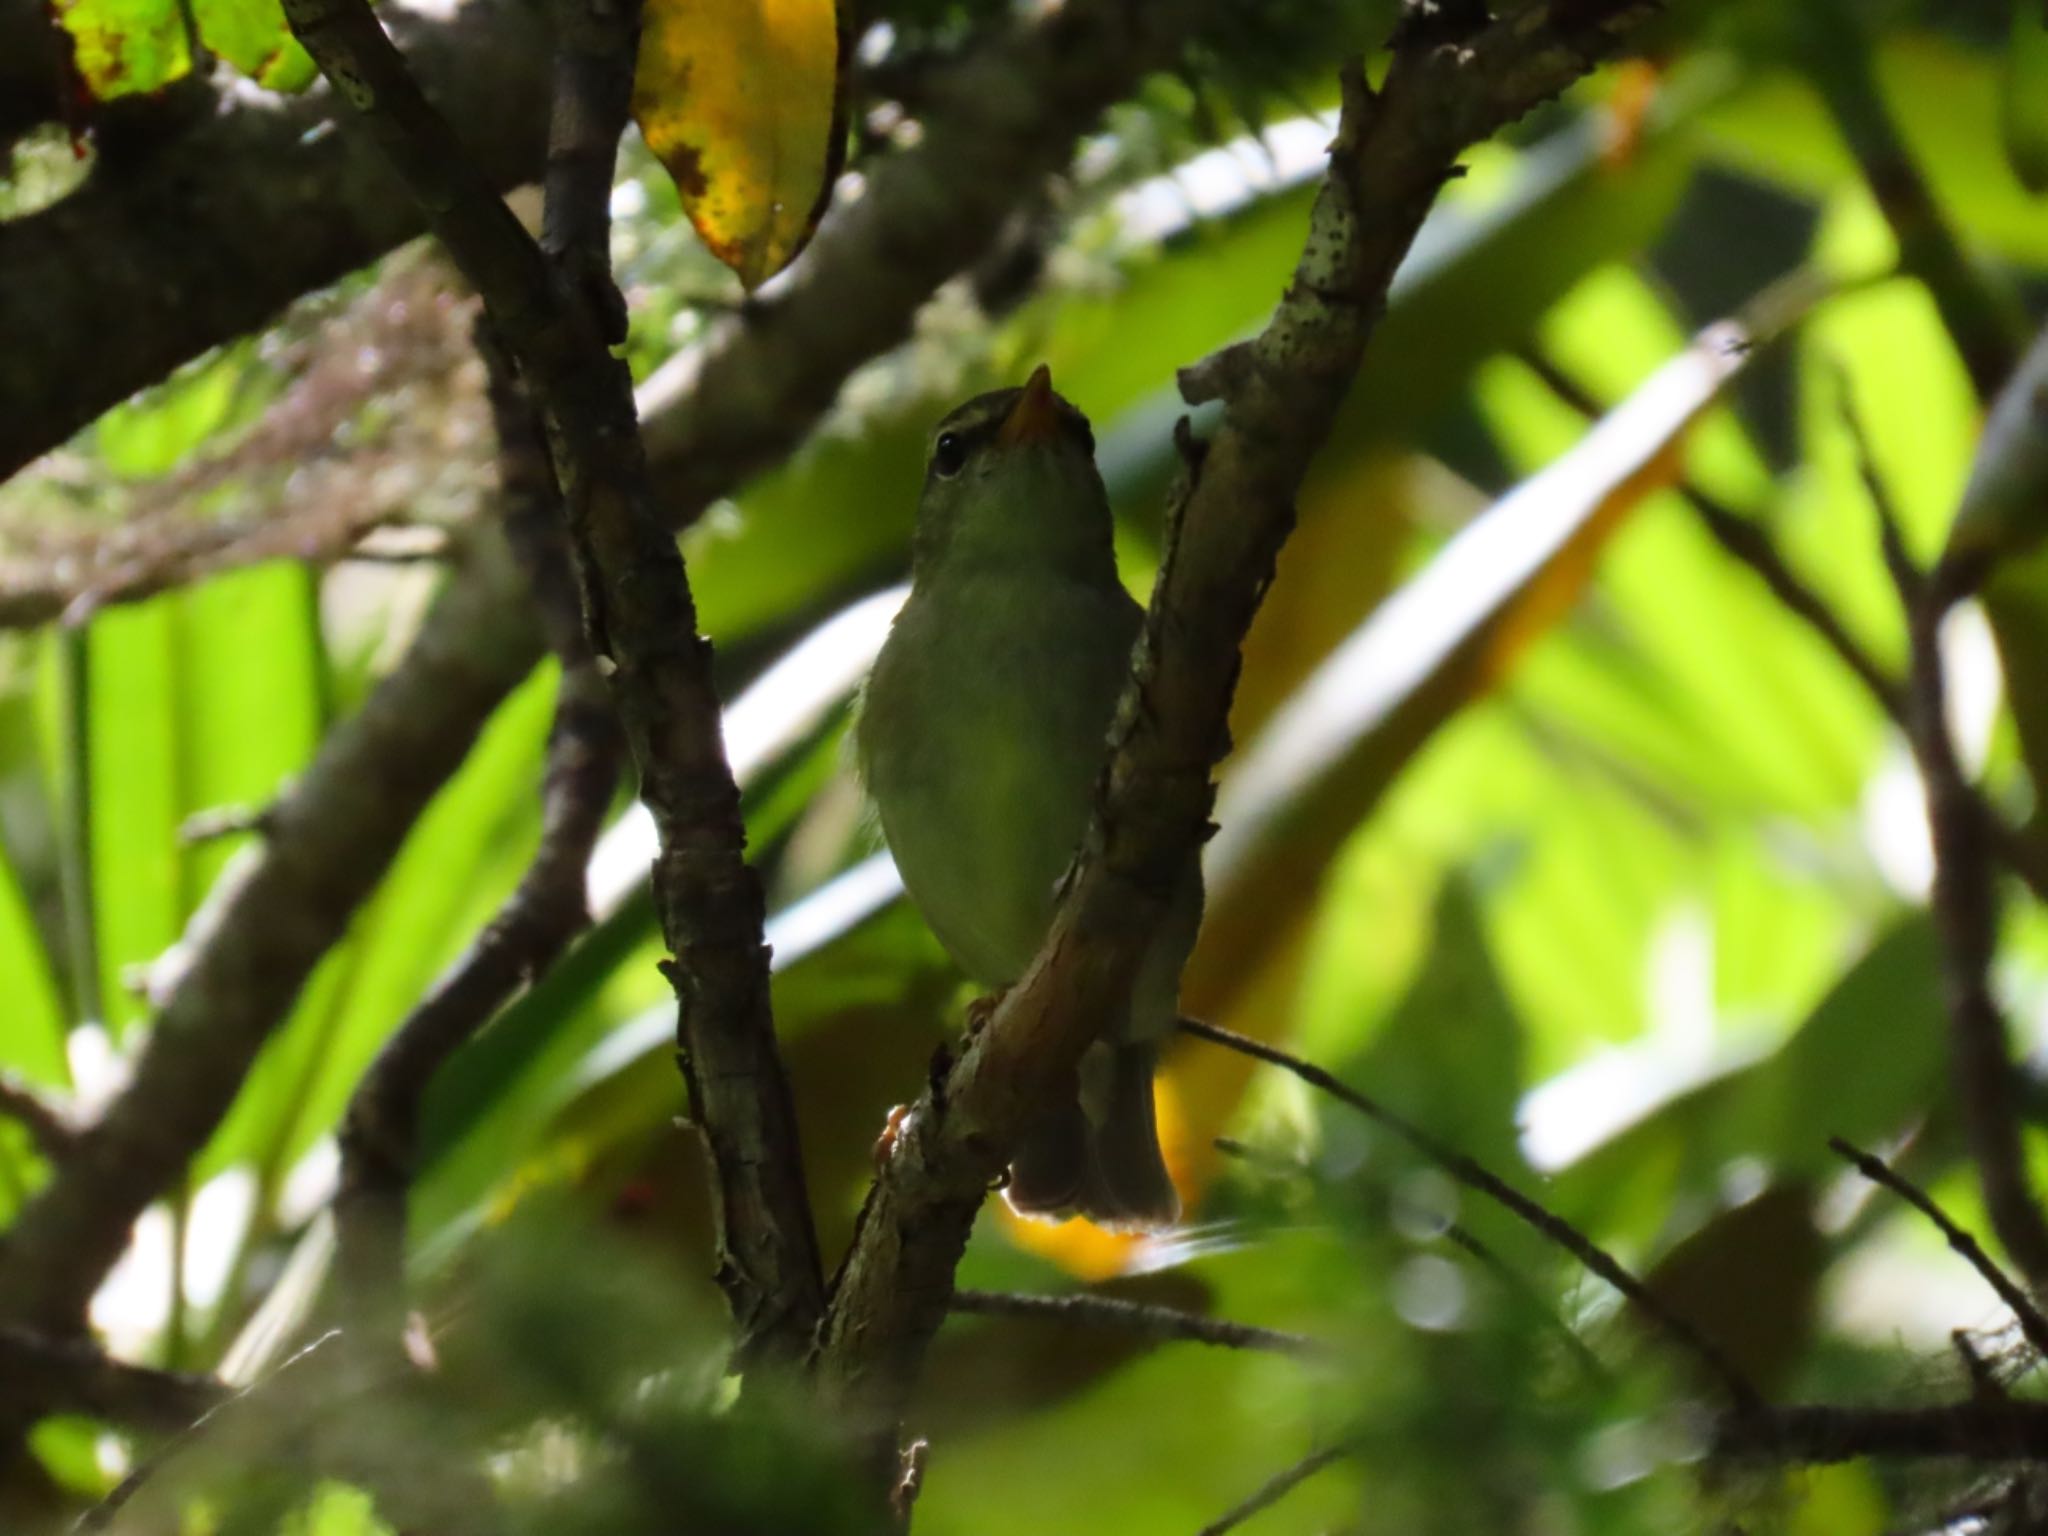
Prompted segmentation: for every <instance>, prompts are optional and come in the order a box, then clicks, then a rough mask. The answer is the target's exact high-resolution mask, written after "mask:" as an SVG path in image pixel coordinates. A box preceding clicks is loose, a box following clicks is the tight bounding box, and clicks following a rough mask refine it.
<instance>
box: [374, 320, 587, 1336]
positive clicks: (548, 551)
mask: <svg viewBox="0 0 2048 1536" xmlns="http://www.w3.org/2000/svg"><path fill="white" fill-rule="evenodd" d="M482 344H483V347H484V351H485V353H486V356H487V358H488V359H489V361H490V362H491V363H492V364H493V366H492V369H491V405H492V412H493V415H494V417H495V419H496V422H497V429H498V442H499V463H500V465H501V481H502V499H503V502H504V507H503V515H504V521H505V530H506V536H507V539H508V541H509V542H510V544H511V546H512V549H513V552H514V554H515V556H516V557H517V558H518V560H519V562H520V565H521V566H522V568H523V569H524V571H525V574H526V580H527V584H528V586H529V587H530V588H531V590H532V595H533V600H534V603H535V606H536V607H537V608H538V610H539V616H540V620H541V627H542V628H543V629H544V630H545V631H546V632H547V634H548V636H549V642H550V645H551V647H552V648H553V650H554V651H555V653H556V655H557V656H558V657H559V658H560V659H561V662H562V679H561V683H560V685H559V690H558V693H557V696H556V701H555V718H554V724H553V727H552V729H551V731H550V734H549V738H548V749H547V768H546V772H545V776H544V779H543V782H542V785H541V834H540V845H539V847H538V848H537V849H536V850H535V852H534V856H533V859H532V861H531V862H530V863H529V864H528V865H527V868H526V872H525V874H524V875H522V876H521V877H520V880H519V884H518V886H517V888H515V889H514V891H513V892H512V894H511V896H510V897H508V898H507V899H506V901H505V904H504V905H503V906H502V907H500V908H499V909H498V911H497V913H496V914H495V915H494V916H493V917H492V919H491V921H490V923H489V924H488V925H487V926H486V927H485V928H484V930H483V932H482V933H481V934H479V935H478V937H477V939H476V942H475V943H474V944H472V945H471V946H470V948H469V950H468V951H467V952H466V953H465V954H464V955H463V956H462V957H461V958H460V959H459V960H457V961H456V963H455V964H454V966H453V967H451V968H450V970H449V972H448V973H447V975H445V976H443V977H442V978H441V980H440V981H438V982H437V983H436V984H435V986H434V988H433V990H432V991H431V992H429V993H428V994H427V996H426V997H425V998H424V999H423V1000H422V1001H421V1002H420V1003H419V1005H418V1006H417V1007H416V1008H414V1009H413V1011H412V1013H411V1014H410V1015H409V1016H408V1017H407V1018H406V1020H405V1021H404V1023H402V1024H401V1025H400V1026H399V1028H398V1029H397V1031H396V1032H395V1033H393V1035H392V1036H391V1038H390V1039H389V1040H388V1041H386V1043H385V1045H384V1047H383V1049H382V1050H381V1051H379V1052H378V1054H377V1058H376V1060H375V1061H374V1062H373V1063H372V1064H371V1066H370V1069H369V1070H368V1071H367V1072H366V1073H364V1074H363V1078H362V1081H361V1082H360V1083H359V1084H358V1085H357V1088H356V1092H355V1095H354V1097H353V1098H352V1099H351V1100H350V1103H349V1107H348V1113H347V1116H346V1118H345V1119H344V1121H343V1123H342V1129H341V1136H340V1142H341V1187H340V1189H339V1191H338V1192H337V1194H336V1196H335V1200H334V1216H335V1240H336V1269H337V1273H338V1274H339V1276H340V1280H341V1286H342V1300H343V1305H344V1307H345V1308H346V1309H347V1314H348V1316H349V1317H350V1319H351V1322H352V1328H353V1329H354V1330H359V1331H360V1333H361V1334H362V1336H363V1338H364V1339H365V1340H367V1341H368V1342H369V1343H370V1345H371V1347H372V1348H376V1347H383V1346H389V1347H394V1348H395V1347H396V1345H397V1343H398V1340H399V1338H400V1335H401V1333H402V1331H403V1328H404V1319H405V1219H406V1191H407V1186H408V1185H409V1183H410V1182H411V1178H412V1173H413V1161H414V1157H415V1153H416V1147H417V1142H418V1132H419V1112H420V1103H421V1100H422V1098H423V1096H424V1094H425V1092H426V1089H427V1085H428V1083H429V1082H430V1081H431V1080H432V1078H433V1075H434V1073H435V1071H436V1070H438V1069H439V1067H440V1066H441V1064H442V1063H443V1062H445V1061H446V1060H447V1059H448V1057H449V1056H450V1055H452V1054H453V1053H454V1052H455V1051H456V1049H457V1048H459V1047H460V1046H461V1045H462V1044H463V1043H464V1042H465V1041H467V1040H468V1039H469V1038H470V1037H471V1036H472V1035H474V1034H475V1033H476V1032H477V1031H478V1030H479V1029H481V1028H482V1027H483V1026H484V1025H485V1024H486V1023H488V1022H489V1021H490V1019H491V1018H492V1017H493V1015H495V1014H496V1013H497V1011H498V1010H499V1009H500V1008H502V1007H503V1006H504V1005H505V1003H506V1002H508V1001H509V1000H510V999H511V998H512V997H513V996H514V995H515V994H516V993H517V992H518V991H519V990H520V989H521V988H522V987H525V986H527V985H529V984H531V982H532V981H533V980H534V979H535V978H537V977H539V976H540V975H542V974H543V973H544V972H546V971H547V969H548V968H549V967H550V966H552V965H553V964H554V962H555V960H556V959H557V958H558V957H559V956H560V955H561V953H562V951H563V950H564V949H566V948H567V947H568V945H569V942H570V941H571V940H572V939H573V938H574V937H575V936H576V934H577V933H578V932H580V931H581V930H582V929H583V928H584V927H585V926H586V925H587V924H588V922H589V912H588V903H587V900H586V897H585V875H584V870H585V867H586V866H587V865H588V863H589V861H590V852H591V849H592V847H593V846H594V845H595V844H596V842H597V836H598V833H599V832H600V831H602V830H603V826H604V818H605V813H606V812H607V810H609V808H610V806H611V800H612V792H613V790H614V789H615V788H616V787H617V785H618V779H619V759H620V754H621V749H622V743H621V741H620V738H619V727H618V722H617V720H616V719H615V718H614V716H613V714H612V710H611V706H610V704H609V702H608V701H607V700H606V698H605V693H604V683H603V680H602V679H601V678H600V677H599V676H598V674H597V665H596V662H595V660H594V659H593V658H592V657H591V655H590V652H589V650H588V648H587V647H586V646H585V645H584V643H583V630H582V625H581V622H580V619H579V615H578V611H577V599H576V592H575V589H574V587H573V585H572V584H571V582H570V579H569V575H568V558H567V557H568V550H567V547H566V544H565V541H564V540H563V538H562V535H561V526H560V514H559V511H558V503H559V497H558V496H557V494H556V491H555V482H554V476H553V473H552V472H551V470H550V469H549V466H548V459H547V448H546V444H545V443H544V442H543V441H542V440H541V436H540V429H539V422H538V421H537V420H535V419H534V418H533V415H532V411H531V409H530V407H529V406H528V405H527V404H526V401H525V398H524V396H523V394H522V393H521V391H520V390H519V388H518V386H517V382H516V380H514V379H513V378H512V377H511V375H510V361H509V359H506V358H504V357H503V356H502V354H501V353H499V352H498V351H497V349H496V348H495V347H494V346H493V345H492V344H491V343H490V342H489V340H488V339H487V338H486V339H484V341H483V343H482Z"/></svg>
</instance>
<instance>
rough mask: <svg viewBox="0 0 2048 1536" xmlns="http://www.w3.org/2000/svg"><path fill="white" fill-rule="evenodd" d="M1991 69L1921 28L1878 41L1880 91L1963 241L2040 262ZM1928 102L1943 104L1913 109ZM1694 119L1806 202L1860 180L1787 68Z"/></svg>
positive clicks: (2034, 214)
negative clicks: (2010, 157)
mask: <svg viewBox="0 0 2048 1536" xmlns="http://www.w3.org/2000/svg"><path fill="white" fill-rule="evenodd" d="M1783 9H1785V10H1786V11H1788V12H1790V11H1793V10H1795V9H1796V8H1794V7H1784V8H1783ZM1999 73H2000V66H1999V65H1998V64H1997V63H1995V62H1994V61H1993V60H1992V59H1990V58H1988V57H1987V56H1986V55H1985V54H1984V53H1982V52H1979V51H1976V50H1973V49H1970V48H1967V47H1965V46H1963V45H1961V44H1959V43H1957V42H1955V41H1953V40H1951V39H1947V38H1943V37H1939V36H1936V35H1934V34H1933V33H1930V32H1927V31H1923V30H1915V31H1904V32H1898V33H1894V34H1892V35H1890V36H1887V37H1885V38H1883V39H1881V40H1880V46H1879V50H1878V74H1879V77H1880V79H1881V82H1882V84H1883V88H1884V95H1885V99H1886V100H1887V101H1889V102H1892V103H1894V104H1898V105H1899V106H1903V107H1904V108H1905V110H1897V109H1896V107H1895V112H1894V115H1895V117H1896V118H1897V121H1898V126H1899V131H1900V134H1901V136H1902V137H1903V138H1904V140H1905V142H1906V146H1907V149H1908V150H1909V151H1910V152H1911V154H1912V157H1913V162H1914V164H1915V165H1917V166H1919V167H1920V168H1921V170H1922V172H1923V173H1924V174H1925V176H1926V178H1927V180H1928V182H1929V185H1930V187H1931V189H1932V191H1933V193H1934V199H1935V202H1936V203H1937V204H1939V205H1940V206H1941V207H1942V208H1943V209H1944V210H1945V211H1946V212H1947V213H1948V214H1949V216H1950V217H1951V218H1953V219H1954V220H1955V221H1956V223H1957V225H1958V227H1959V231H1960V233H1961V234H1962V235H1963V236H1964V239H1965V243H1966V244H1981V245H1983V246H1985V247H1987V248H1988V249H1990V250H1992V251H1995V252H1997V253H1998V254H1999V255H2001V256H2003V257H2005V258H2007V259H2008V260H2011V261H2015V262H2019V263H2021V264H2023V265H2025V266H2027V267H2030V268H2032V269H2034V270H2037V271H2038V270H2042V269H2044V268H2048V224H2044V222H2043V220H2042V218H2041V208H2040V204H2039V203H2037V202H2036V201H2035V200H2034V199H2033V197H2032V196H2031V195H2029V193H2028V192H2027V190H2026V188H2024V187H2023V186H2021V185H2020V184H2019V182H2018V181H2016V180H2015V179H2014V177H2013V175H2012V174H2011V169H2010V166H2009V164H2008V162H2007V159H2006V155H2005V152H2004V149H2003V147H2002V139H2003V134H2002V133H2001V131H2000V124H1999V114H2000V111H2001V102H2002V100H2003V95H2004V93H2003V91H2002V90H2001V87H2000V79H1999ZM1928 102H1940V103H1941V104H1942V105H1941V110H1939V111H1928V110H1912V108H1913V107H1914V106H1915V105H1918V104H1925V103H1928ZM1700 129H1701V133H1700V138H1699V147H1700V150H1701V153H1702V154H1703V155H1704V156H1705V157H1707V158H1708V159H1710V160H1713V161H1715V162H1717V163H1719V164H1721V165H1724V166H1726V167H1728V168H1730V169H1732V170H1734V171H1736V172H1738V173H1739V174H1742V175H1745V176H1750V177H1755V178H1758V179H1760V180H1762V181H1764V182H1766V183H1768V184H1770V185H1773V186H1776V187H1780V188H1782V189H1784V190H1786V191H1788V192H1791V193H1793V194H1795V195H1797V196H1799V197H1802V198H1805V199H1809V200H1811V201H1813V202H1816V203H1820V202H1824V201H1826V200H1828V199H1830V198H1833V197H1834V196H1836V195H1837V194H1839V193H1840V191H1841V189H1843V188H1844V187H1848V186H1853V185H1857V184H1859V182H1860V175H1861V173H1860V172H1859V171H1858V169H1857V167H1856V164H1855V162H1854V161H1853V160H1852V159H1851V158H1850V156H1849V154H1848V151H1847V150H1846V149H1845V148H1844V146H1843V144H1842V140H1841V137H1840V135H1839V134H1838V133H1837V132H1836V129H1835V124H1834V121H1833V119H1832V118H1831V117H1830V116H1829V115H1828V112H1827V109H1826V108H1825V107H1824V106H1823V105H1822V104H1821V102H1820V99H1819V98H1818V97H1817V96H1816V95H1815V94H1814V92H1813V91H1812V90H1811V88H1809V87H1808V86H1807V85H1806V84H1805V83H1804V82H1803V81H1802V80H1801V79H1799V78H1798V77H1797V76H1793V75H1789V74H1778V73H1765V72H1755V73H1753V74H1752V75H1751V76H1750V77H1749V79H1748V80H1746V81H1745V82H1744V83H1743V85H1742V87H1741V89H1739V90H1737V91H1736V92H1734V93H1733V94H1732V95H1730V96H1729V97H1727V98H1726V99H1724V100H1722V101H1719V102H1717V103H1715V104H1714V105H1713V106H1712V107H1710V108H1709V109H1708V110H1707V111H1706V112H1705V113H1704V114H1703V116H1702V118H1701V121H1700Z"/></svg>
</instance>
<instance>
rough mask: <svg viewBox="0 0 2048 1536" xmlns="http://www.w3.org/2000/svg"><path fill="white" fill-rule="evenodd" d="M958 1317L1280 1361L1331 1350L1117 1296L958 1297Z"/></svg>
mask: <svg viewBox="0 0 2048 1536" xmlns="http://www.w3.org/2000/svg"><path fill="white" fill-rule="evenodd" d="M949 1305H950V1307H951V1310H953V1311H954V1312H963V1313H968V1314H971V1315H973V1316H976V1317H1033V1318H1040V1319H1043V1320H1044V1321H1046V1322H1054V1323H1076V1324H1080V1325H1082V1326H1084V1327H1089V1328H1107V1329H1112V1330H1114V1331H1116V1332H1118V1333H1135V1334H1138V1335H1139V1336H1141V1337H1143V1338H1148V1339H1185V1340H1190V1341H1192V1342H1194V1343H1196V1344H1214V1345H1216V1346H1217V1347H1218V1348H1220V1349H1251V1350H1263V1351H1266V1352H1268V1353H1270V1354H1276V1355H1311V1356H1313V1355H1324V1354H1327V1353H1328V1352H1329V1349H1328V1346H1327V1345H1325V1344H1323V1343H1322V1342H1320V1341H1319V1340H1316V1339H1312V1338H1310V1337H1309V1336H1308V1335H1307V1334H1302V1333H1287V1332H1284V1331H1283V1330H1281V1329H1278V1328H1259V1327H1255V1326H1254V1325H1252V1324H1250V1323H1233V1322H1229V1321H1227V1320H1225V1319H1223V1318H1216V1317H1201V1316H1199V1315H1197V1314H1196V1313H1193V1312H1183V1311H1181V1310H1180V1309H1179V1308H1178V1307H1159V1306H1149V1305H1147V1304H1146V1303H1144V1302H1139V1301H1126V1300H1124V1299H1123V1298H1121V1297H1117V1296H1088V1295H1073V1296H1023V1295H1014V1294H1011V1293H1009V1292H1005V1291H955V1292H954V1293H953V1299H952V1301H951V1302H950V1303H949Z"/></svg>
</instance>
